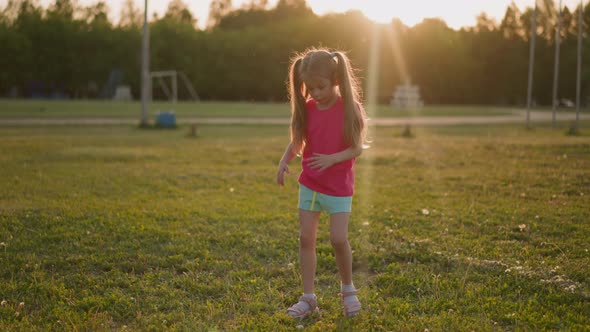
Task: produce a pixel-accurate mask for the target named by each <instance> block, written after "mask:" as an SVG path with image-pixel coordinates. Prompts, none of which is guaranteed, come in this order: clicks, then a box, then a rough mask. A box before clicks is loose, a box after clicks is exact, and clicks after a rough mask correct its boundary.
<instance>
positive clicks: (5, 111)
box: [0, 99, 514, 119]
mask: <svg viewBox="0 0 590 332" xmlns="http://www.w3.org/2000/svg"><path fill="white" fill-rule="evenodd" d="M140 108H141V107H140V103H139V102H113V101H89V100H78V101H59V100H9V99H4V100H2V99H0V119H9V118H27V117H28V118H72V117H76V118H139V113H140ZM149 109H150V114H151V115H152V116H153V115H154V114H155V113H157V112H158V111H169V110H174V111H175V113H176V115H177V117H178V118H180V119H183V118H184V119H186V118H213V117H214V118H231V117H234V118H236V117H238V118H239V117H246V118H288V117H289V116H290V113H289V112H290V111H289V106H288V104H287V103H247V102H200V103H196V102H195V103H192V102H179V103H177V104H172V103H166V102H154V103H152V104H150V106H149ZM372 111H373V110H372ZM513 111H514V109H511V108H497V107H487V106H427V107H424V108H422V109H420V110H413V111H410V110H404V109H393V108H391V107H389V106H387V105H380V106H378V107H376V109H375V110H374V111H373V112H374V114H372V116H373V117H412V116H481V115H487V116H490V115H509V114H512V112H513Z"/></svg>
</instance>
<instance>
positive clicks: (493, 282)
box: [0, 110, 590, 331]
mask: <svg viewBox="0 0 590 332" xmlns="http://www.w3.org/2000/svg"><path fill="white" fill-rule="evenodd" d="M269 112H270V111H269ZM0 113H2V114H4V115H2V116H5V113H6V112H5V110H3V111H2V112H0ZM584 125H585V126H584V127H583V128H587V125H588V123H585V124H584ZM187 132H188V128H185V127H181V128H180V129H177V130H140V129H137V128H134V127H128V126H100V127H99V126H94V127H93V126H87V127H83V128H80V127H73V126H72V127H65V126H51V127H43V126H38V127H3V128H1V129H0V165H1V169H2V182H3V183H2V186H0V284H1V285H2V286H1V287H0V301H2V302H1V305H0V330H5V331H11V330H21V331H29V330H39V331H46V330H76V331H77V330H138V331H145V330H155V331H158V330H218V331H225V330H268V331H282V330H295V329H297V328H301V327H303V328H305V329H308V330H310V331H326V330H352V331H362V330H383V331H425V329H428V330H429V331H471V330H476V331H496V330H498V331H500V330H568V331H569V330H574V331H575V330H577V331H582V330H588V329H590V288H589V286H590V284H589V280H590V271H589V269H588V266H590V253H589V250H590V241H589V235H588V234H590V209H589V208H588V206H589V203H590V200H589V197H590V136H588V135H587V132H584V131H583V132H582V135H580V136H566V135H565V134H564V130H561V129H560V130H552V129H550V128H545V127H536V128H535V129H534V130H525V129H523V128H522V127H521V126H510V125H504V126H469V127H468V126H465V127H463V126H454V127H451V126H449V127H441V128H423V129H420V128H414V134H415V137H413V138H404V137H401V135H400V133H401V129H400V128H393V127H392V128H389V127H380V128H376V129H374V130H373V131H372V133H371V134H372V135H371V136H372V137H373V140H374V142H373V143H372V147H371V148H370V149H369V150H367V151H366V152H365V153H364V154H363V156H362V157H361V158H360V159H359V160H358V163H357V187H356V189H357V194H356V196H355V200H354V206H353V216H352V221H351V222H352V224H351V227H350V241H351V245H352V247H353V250H354V259H355V262H354V279H355V284H356V285H357V286H358V287H360V288H361V295H360V299H361V301H362V302H363V304H364V311H363V312H362V313H361V315H360V316H359V317H356V318H354V319H346V318H344V317H343V316H342V313H341V306H340V303H339V300H338V297H337V293H338V286H339V281H338V277H337V271H336V267H335V263H334V257H333V252H332V249H331V246H330V244H329V240H328V228H327V227H326V226H327V223H326V222H327V219H326V217H325V216H324V218H323V219H322V222H321V225H320V233H319V236H318V273H317V294H318V296H319V299H320V306H321V308H322V312H321V315H320V316H313V317H312V318H309V319H306V320H303V321H294V320H291V319H290V318H289V317H288V316H287V315H286V314H285V308H287V307H288V306H289V305H291V304H292V303H293V301H295V300H296V299H297V297H298V296H299V295H300V292H301V288H300V287H301V286H300V275H299V272H298V259H297V247H298V244H297V234H298V229H297V227H298V225H297V211H296V203H297V198H296V196H297V189H296V180H297V179H296V174H293V175H291V176H289V178H288V179H287V182H288V183H287V185H286V186H285V187H283V188H279V187H278V186H277V185H276V184H275V174H276V164H277V161H278V159H279V158H280V156H281V154H282V151H283V149H284V147H285V145H286V143H287V129H286V128H285V127H283V126H202V127H201V130H200V137H198V138H193V137H187ZM299 170H300V167H299V166H298V165H297V162H293V163H292V171H293V173H297V172H298V171H299Z"/></svg>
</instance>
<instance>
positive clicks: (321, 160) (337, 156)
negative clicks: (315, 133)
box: [308, 146, 363, 172]
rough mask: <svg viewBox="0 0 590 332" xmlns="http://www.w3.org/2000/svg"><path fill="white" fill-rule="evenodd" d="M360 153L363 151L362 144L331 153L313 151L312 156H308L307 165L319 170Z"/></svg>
mask: <svg viewBox="0 0 590 332" xmlns="http://www.w3.org/2000/svg"><path fill="white" fill-rule="evenodd" d="M361 153H363V147H362V146H358V147H350V148H348V149H346V150H342V151H340V152H336V153H333V154H320V153H314V154H313V157H310V158H308V160H309V163H308V164H309V167H311V168H313V169H316V170H318V171H320V172H321V171H323V170H325V169H327V168H329V167H330V166H332V165H334V164H338V163H341V162H343V161H346V160H349V159H352V158H356V157H358V156H360V155H361Z"/></svg>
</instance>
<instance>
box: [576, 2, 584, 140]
mask: <svg viewBox="0 0 590 332" xmlns="http://www.w3.org/2000/svg"><path fill="white" fill-rule="evenodd" d="M583 12H584V0H580V14H579V15H578V75H577V80H576V122H575V124H574V130H575V131H577V130H578V124H579V122H580V98H581V94H582V31H583V27H582V25H583V24H584V21H583Z"/></svg>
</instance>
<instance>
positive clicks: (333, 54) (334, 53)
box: [330, 52, 338, 58]
mask: <svg viewBox="0 0 590 332" xmlns="http://www.w3.org/2000/svg"><path fill="white" fill-rule="evenodd" d="M330 56H331V57H333V58H335V57H337V56H338V53H336V52H332V53H330Z"/></svg>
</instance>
